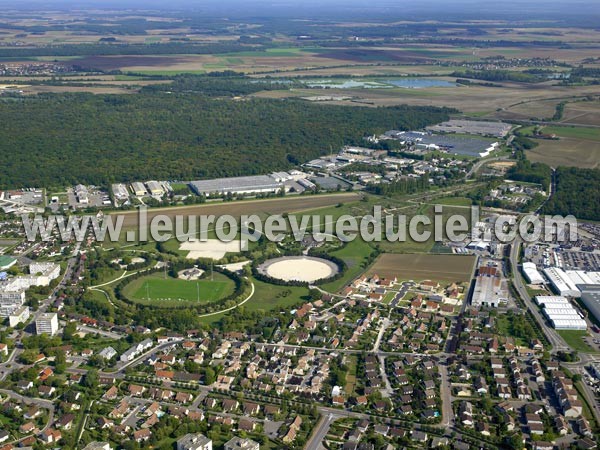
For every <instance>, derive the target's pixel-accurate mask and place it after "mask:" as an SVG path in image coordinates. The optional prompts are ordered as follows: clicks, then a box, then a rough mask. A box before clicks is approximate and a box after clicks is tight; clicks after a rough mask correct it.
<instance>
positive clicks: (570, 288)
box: [544, 267, 581, 297]
mask: <svg viewBox="0 0 600 450" xmlns="http://www.w3.org/2000/svg"><path fill="white" fill-rule="evenodd" d="M544 275H546V277H547V278H548V280H550V284H551V285H552V287H553V289H554V290H555V291H556V293H557V294H559V295H562V296H565V297H580V296H581V292H580V291H579V289H577V286H575V283H573V281H572V280H571V278H569V276H568V275H567V274H566V272H565V271H564V270H562V269H561V268H560V267H547V268H545V269H544Z"/></svg>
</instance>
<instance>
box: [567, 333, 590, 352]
mask: <svg viewBox="0 0 600 450" xmlns="http://www.w3.org/2000/svg"><path fill="white" fill-rule="evenodd" d="M558 334H560V336H561V337H562V338H563V339H564V340H565V342H566V343H567V345H569V347H571V348H572V349H573V350H576V351H578V352H582V353H594V349H593V348H592V347H590V346H589V345H587V344H586V343H585V341H584V340H583V338H584V337H586V336H589V334H588V332H587V331H580V330H558Z"/></svg>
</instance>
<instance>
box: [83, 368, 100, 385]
mask: <svg viewBox="0 0 600 450" xmlns="http://www.w3.org/2000/svg"><path fill="white" fill-rule="evenodd" d="M99 382H100V378H99V376H98V371H97V370H96V369H90V370H88V371H87V373H86V374H85V376H84V377H83V381H82V385H83V386H85V387H87V388H89V389H95V388H97V387H98V383H99Z"/></svg>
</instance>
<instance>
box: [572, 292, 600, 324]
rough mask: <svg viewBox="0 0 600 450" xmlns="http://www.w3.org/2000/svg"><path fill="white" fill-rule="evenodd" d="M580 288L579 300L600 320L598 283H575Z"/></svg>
mask: <svg viewBox="0 0 600 450" xmlns="http://www.w3.org/2000/svg"><path fill="white" fill-rule="evenodd" d="M577 287H578V288H580V289H581V302H582V303H583V304H584V305H585V307H586V308H587V309H588V311H589V312H590V313H591V314H592V315H593V316H594V318H595V319H596V321H597V322H600V285H598V284H593V285H577Z"/></svg>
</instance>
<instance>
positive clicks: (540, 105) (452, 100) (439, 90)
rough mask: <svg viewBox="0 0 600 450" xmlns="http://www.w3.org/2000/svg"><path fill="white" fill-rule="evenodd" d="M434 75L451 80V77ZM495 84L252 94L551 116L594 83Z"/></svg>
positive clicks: (473, 112)
mask: <svg viewBox="0 0 600 450" xmlns="http://www.w3.org/2000/svg"><path fill="white" fill-rule="evenodd" d="M436 79H439V80H445V81H454V80H455V78H451V77H438V78H436ZM497 84H499V85H500V86H499V87H489V86H478V85H471V86H464V85H459V86H456V87H429V88H422V89H405V88H398V89H368V88H367V89H334V88H331V89H294V90H275V91H263V92H258V93H256V94H254V95H255V96H256V97H262V98H288V97H313V96H318V95H327V96H333V97H351V99H349V100H344V101H327V104H343V105H357V106H392V105H399V104H408V105H417V106H441V107H444V106H449V105H451V106H452V107H454V108H457V109H459V110H460V111H462V112H464V113H466V114H467V115H476V116H478V117H488V118H498V119H516V120H519V119H525V120H529V119H530V118H532V117H538V116H540V117H543V118H546V117H552V116H553V114H554V111H555V106H556V104H557V103H559V102H560V101H561V100H562V99H570V98H573V97H576V96H584V95H594V94H597V92H598V88H597V87H594V86H580V87H566V86H552V83H551V82H548V83H538V84H526V83H508V82H506V83H497Z"/></svg>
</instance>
